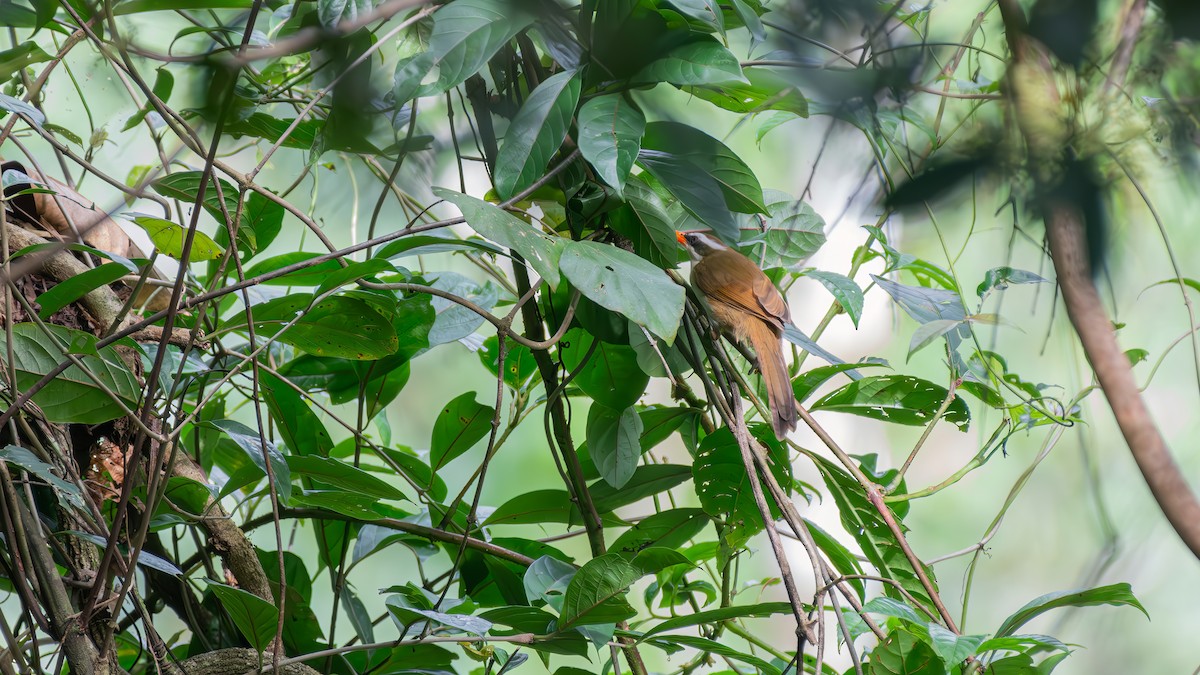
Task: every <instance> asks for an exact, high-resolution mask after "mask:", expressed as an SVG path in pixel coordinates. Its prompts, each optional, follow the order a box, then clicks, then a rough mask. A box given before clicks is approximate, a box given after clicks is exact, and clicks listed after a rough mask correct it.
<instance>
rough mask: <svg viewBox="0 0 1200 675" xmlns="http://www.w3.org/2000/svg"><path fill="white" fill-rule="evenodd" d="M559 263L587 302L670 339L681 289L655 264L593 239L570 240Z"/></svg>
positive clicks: (677, 317)
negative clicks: (589, 301)
mask: <svg viewBox="0 0 1200 675" xmlns="http://www.w3.org/2000/svg"><path fill="white" fill-rule="evenodd" d="M559 266H560V269H561V270H562V273H563V275H564V276H566V277H567V280H568V281H570V282H571V285H573V286H574V287H576V288H578V289H579V290H580V292H582V293H583V294H584V296H586V297H587V298H588V299H589V300H591V301H592V302H595V303H596V304H597V305H600V306H601V307H604V308H606V309H610V310H612V311H614V312H617V313H619V314H622V315H624V316H626V317H627V318H628V319H629V320H630V321H633V322H634V323H636V324H638V325H639V326H645V327H646V328H647V329H648V330H649V331H650V332H652V333H654V334H655V335H657V336H659V337H661V338H663V339H664V340H666V341H667V343H668V344H669V343H671V342H674V340H675V332H676V331H677V330H679V321H680V319H681V318H682V317H683V300H684V291H683V287H682V286H679V285H678V284H676V283H675V282H673V281H671V279H670V277H668V276H667V275H666V274H665V273H663V271H662V270H661V269H659V268H658V267H655V266H654V265H652V264H651V263H649V262H647V261H646V260H645V259H643V258H639V257H637V256H636V255H634V254H632V253H630V252H628V251H626V250H624V249H620V248H617V247H616V246H612V245H609V244H601V243H600V242H595V241H573V242H571V243H569V244H568V245H567V246H566V248H565V249H564V250H563V253H562V258H561V260H560V263H559ZM612 407H621V406H612Z"/></svg>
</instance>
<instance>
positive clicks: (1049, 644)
mask: <svg viewBox="0 0 1200 675" xmlns="http://www.w3.org/2000/svg"><path fill="white" fill-rule="evenodd" d="M1031 647H1035V648H1039V649H1057V650H1058V651H1062V652H1069V651H1071V648H1070V647H1068V646H1067V645H1065V644H1063V642H1062V641H1061V640H1059V639H1058V638H1055V637H1051V636H1049V635H1031V634H1025V635H1010V636H1008V637H999V638H992V639H990V640H984V641H983V643H982V644H980V645H979V648H978V649H977V650H976V653H978V654H983V653H985V652H990V651H1014V652H1015V651H1021V652H1023V651H1026V650H1028V649H1029V648H1031Z"/></svg>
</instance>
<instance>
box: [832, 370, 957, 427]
mask: <svg viewBox="0 0 1200 675" xmlns="http://www.w3.org/2000/svg"><path fill="white" fill-rule="evenodd" d="M948 395H949V392H948V391H947V390H946V388H945V387H942V386H939V385H936V384H934V383H932V382H930V381H928V380H922V379H921V378H919V377H913V376H911V375H875V376H871V377H864V378H862V379H860V380H855V381H853V382H851V383H850V384H847V385H845V386H843V387H842V388H840V389H838V390H836V391H832V392H830V393H828V394H826V395H825V396H822V397H821V398H820V399H818V400H817V401H816V402H815V403H813V404H812V406H811V407H810V408H809V409H810V410H814V411H815V410H828V411H830V412H842V413H849V414H851V415H858V416H860V417H869V418H871V419H875V420H881V421H883V422H891V423H893V424H904V425H907V426H923V425H925V424H929V423H930V422H932V421H934V419H935V416H936V415H937V411H938V408H940V407H941V405H942V402H943V401H945V400H946V397H947V396H948ZM943 418H944V419H945V420H946V421H948V422H951V423H953V424H954V425H955V426H957V427H958V428H959V430H960V431H966V430H967V427H968V426H969V425H970V423H971V412H970V410H969V409H968V408H967V404H966V403H965V402H963V400H962V399H961V398H959V397H957V396H955V397H954V399H953V400H952V401H951V402H950V405H949V407H947V408H946V412H945V414H944V415H943Z"/></svg>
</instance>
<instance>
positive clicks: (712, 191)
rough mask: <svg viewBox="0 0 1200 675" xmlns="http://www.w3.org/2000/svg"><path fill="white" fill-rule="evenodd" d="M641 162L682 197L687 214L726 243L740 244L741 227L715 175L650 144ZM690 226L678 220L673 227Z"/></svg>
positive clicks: (666, 186)
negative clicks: (653, 148) (652, 147)
mask: <svg viewBox="0 0 1200 675" xmlns="http://www.w3.org/2000/svg"><path fill="white" fill-rule="evenodd" d="M638 164H639V165H641V167H642V168H643V169H645V170H646V172H647V173H649V174H650V176H651V177H653V179H654V180H656V181H658V182H659V183H661V184H662V185H663V187H665V188H666V189H667V191H669V192H670V193H671V196H673V197H674V198H675V199H676V200H678V205H679V207H681V209H682V210H683V214H684V215H685V216H690V217H691V218H692V221H693V222H694V223H696V224H703V225H707V226H708V227H709V228H711V229H712V231H713V232H714V233H715V234H716V235H717V236H718V237H720V238H721V239H723V240H724V241H725V242H726V243H728V244H731V245H736V244H737V242H738V240H739V239H740V238H741V229H740V227H739V226H738V221H737V219H735V218H734V215H733V213H732V212H731V211H730V210H729V205H728V204H727V203H726V201H725V196H724V194H723V193H722V192H721V184H720V183H718V182H717V180H716V179H715V178H713V177H712V175H711V174H708V173H705V172H703V171H699V170H697V169H696V168H695V167H693V166H691V165H690V164H687V163H685V162H683V161H681V160H680V158H678V157H676V156H675V155H672V154H671V153H668V152H660V151H658V150H651V149H648V148H646V147H643V148H642V151H641V152H640V153H638ZM670 209H671V206H668V211H669V210H670ZM690 225H691V224H684V225H683V226H682V227H681V226H680V223H678V222H675V223H673V226H672V228H671V229H672V230H678V229H692V228H691V226H690Z"/></svg>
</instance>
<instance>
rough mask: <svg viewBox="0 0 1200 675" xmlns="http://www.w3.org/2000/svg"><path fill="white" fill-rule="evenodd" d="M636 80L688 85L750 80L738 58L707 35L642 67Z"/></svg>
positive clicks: (635, 77)
mask: <svg viewBox="0 0 1200 675" xmlns="http://www.w3.org/2000/svg"><path fill="white" fill-rule="evenodd" d="M633 81H634V82H649V83H657V82H667V83H669V84H675V85H680V86H687V85H704V84H723V83H726V82H746V77H745V75H743V74H742V66H741V64H740V63H739V62H738V60H737V57H736V56H734V55H733V54H732V53H730V51H729V50H728V49H726V48H725V47H724V46H723V45H721V43H720V42H717V41H716V40H715V39H714V38H711V37H707V36H705V37H703V38H701V39H699V40H696V41H694V42H688V43H686V44H682V45H680V46H678V47H675V48H674V49H672V50H671V51H670V52H668V53H667V54H666V56H663V57H662V58H661V59H658V60H657V61H654V62H653V63H650V64H649V65H647V66H646V67H645V68H642V70H641V71H640V72H638V74H637V75H634V76H633Z"/></svg>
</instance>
